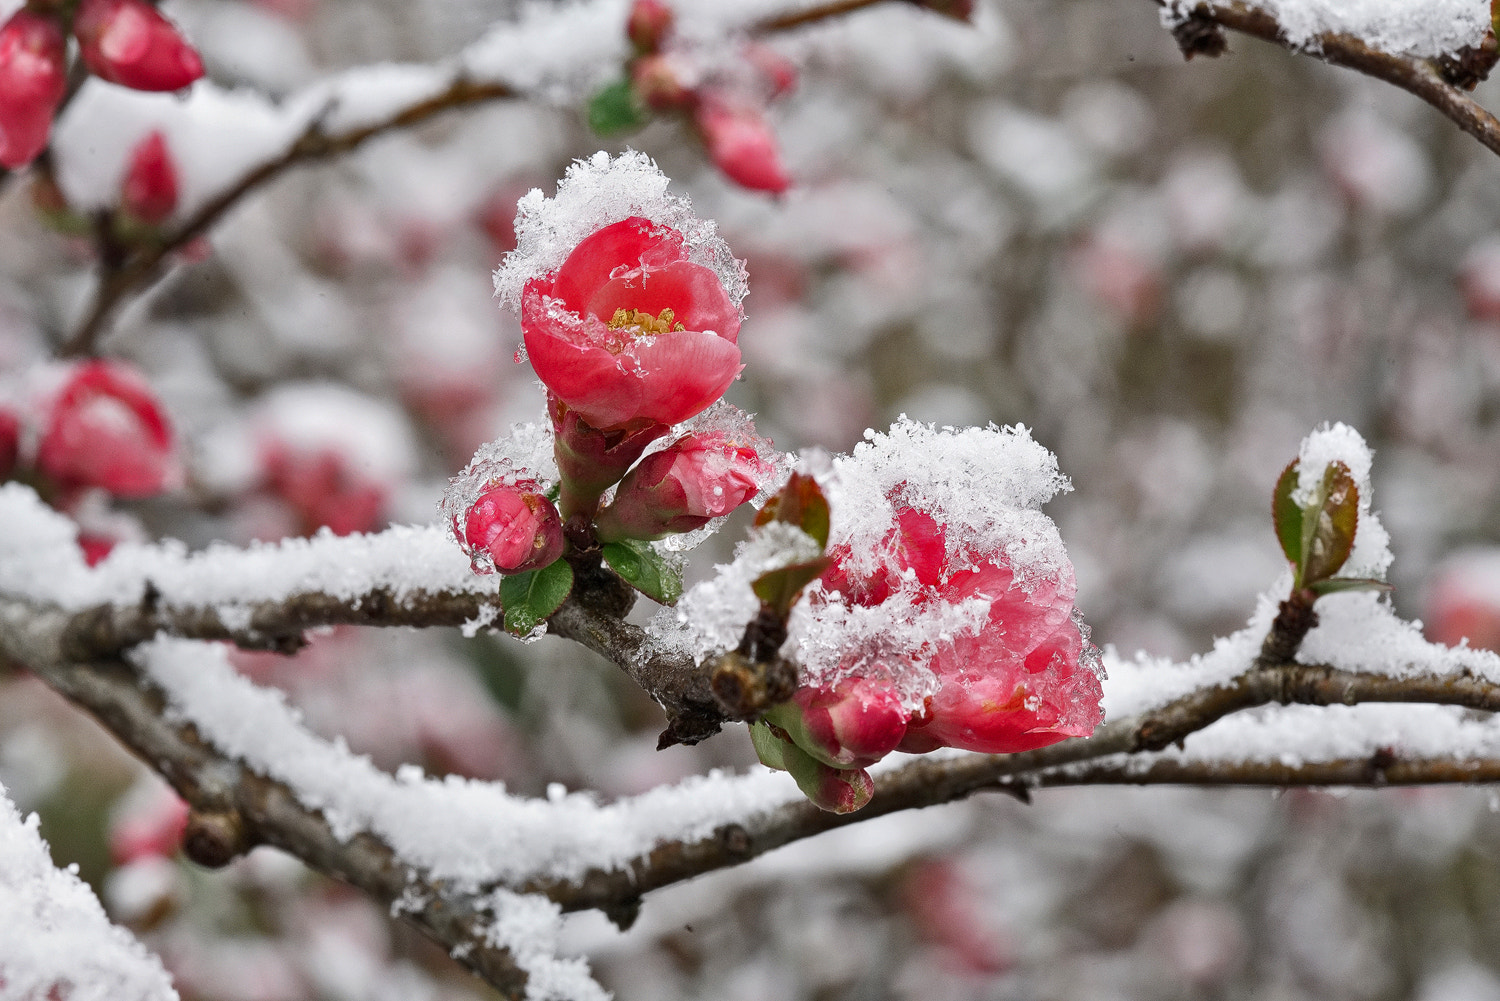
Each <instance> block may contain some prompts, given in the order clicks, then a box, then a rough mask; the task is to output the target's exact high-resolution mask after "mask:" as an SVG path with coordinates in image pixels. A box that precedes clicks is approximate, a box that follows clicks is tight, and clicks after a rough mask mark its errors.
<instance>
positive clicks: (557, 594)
mask: <svg viewBox="0 0 1500 1001" xmlns="http://www.w3.org/2000/svg"><path fill="white" fill-rule="evenodd" d="M572 591H573V568H572V566H570V565H569V564H568V561H567V560H563V559H559V560H555V561H553V562H552V563H550V564H548V565H547V566H544V567H542V568H541V569H540V570H528V571H526V572H525V573H518V574H511V575H510V576H508V577H502V578H501V579H500V606H501V607H502V608H503V609H504V610H505V631H506V632H508V633H512V634H514V635H516V636H529V635H530V634H531V633H532V632H534V631H535V630H536V627H537V626H539V625H541V624H542V623H543V622H545V621H547V617H548V616H550V615H551V614H552V613H553V612H555V611H557V610H558V609H559V608H561V607H562V603H563V602H564V601H567V600H568V595H569V594H571V593H572Z"/></svg>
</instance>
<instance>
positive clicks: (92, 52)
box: [73, 0, 203, 91]
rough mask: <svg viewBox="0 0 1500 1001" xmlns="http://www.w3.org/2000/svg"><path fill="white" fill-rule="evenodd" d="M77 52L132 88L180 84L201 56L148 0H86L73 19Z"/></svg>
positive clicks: (196, 72)
mask: <svg viewBox="0 0 1500 1001" xmlns="http://www.w3.org/2000/svg"><path fill="white" fill-rule="evenodd" d="M73 34H74V35H76V36H77V38H78V50H79V54H80V55H81V56H82V57H83V61H84V62H85V63H86V64H87V65H88V68H89V69H90V70H92V71H93V72H94V73H95V74H96V75H97V76H99V77H101V78H103V79H105V80H108V81H109V82H110V83H117V84H119V85H120V86H122V87H129V88H131V89H132V90H155V91H162V90H181V89H182V88H183V87H186V86H187V85H188V84H190V83H192V82H193V81H194V80H196V79H198V78H199V77H201V76H202V75H203V60H202V59H200V58H199V57H198V53H197V50H195V49H194V48H193V47H192V46H191V45H189V44H188V43H187V42H186V41H184V40H183V38H182V35H181V34H179V33H178V31H177V28H176V26H175V25H173V24H172V22H171V21H168V20H167V19H166V18H165V17H163V16H162V15H161V14H160V13H159V12H158V11H157V9H156V8H155V7H153V6H151V4H149V3H146V2H145V0H82V2H81V3H80V4H79V5H78V17H77V19H76V20H75V21H74V22H73Z"/></svg>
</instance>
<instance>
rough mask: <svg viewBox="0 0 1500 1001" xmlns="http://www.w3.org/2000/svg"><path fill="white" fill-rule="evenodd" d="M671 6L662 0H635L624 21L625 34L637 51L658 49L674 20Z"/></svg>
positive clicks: (643, 52)
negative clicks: (628, 15)
mask: <svg viewBox="0 0 1500 1001" xmlns="http://www.w3.org/2000/svg"><path fill="white" fill-rule="evenodd" d="M676 19H677V18H676V15H675V14H674V13H673V12H672V8H671V7H670V6H668V5H667V4H665V3H662V0H635V3H633V4H631V5H630V17H629V19H628V20H626V22H625V34H626V35H627V36H628V37H629V38H630V44H631V45H634V46H635V50H636V51H637V52H639V53H642V54H646V53H650V52H656V51H658V50H659V49H660V48H661V46H662V43H663V42H664V41H666V39H667V36H668V35H669V34H671V32H672V23H673V22H674V21H675V20H676Z"/></svg>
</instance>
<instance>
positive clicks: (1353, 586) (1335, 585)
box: [1307, 577, 1395, 598]
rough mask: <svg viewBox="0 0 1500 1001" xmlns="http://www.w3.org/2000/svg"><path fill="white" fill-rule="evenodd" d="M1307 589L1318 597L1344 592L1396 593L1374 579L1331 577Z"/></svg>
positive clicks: (1383, 582) (1316, 582)
mask: <svg viewBox="0 0 1500 1001" xmlns="http://www.w3.org/2000/svg"><path fill="white" fill-rule="evenodd" d="M1307 589H1308V590H1309V591H1311V592H1312V593H1313V594H1316V595H1317V596H1318V597H1320V598H1321V597H1323V596H1324V595H1325V594H1339V593H1340V592H1343V591H1394V590H1395V588H1393V587H1391V585H1389V584H1387V583H1386V582H1385V581H1383V580H1376V579H1375V578H1373V577H1331V578H1329V579H1327V580H1320V581H1315V582H1314V583H1312V584H1309V585H1307Z"/></svg>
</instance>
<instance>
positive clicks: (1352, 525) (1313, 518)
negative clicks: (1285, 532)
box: [1302, 462, 1359, 585]
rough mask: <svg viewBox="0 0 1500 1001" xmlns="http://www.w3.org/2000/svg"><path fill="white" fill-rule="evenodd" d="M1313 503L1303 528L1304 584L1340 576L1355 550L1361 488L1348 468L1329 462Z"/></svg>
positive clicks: (1306, 513)
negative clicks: (1340, 569)
mask: <svg viewBox="0 0 1500 1001" xmlns="http://www.w3.org/2000/svg"><path fill="white" fill-rule="evenodd" d="M1313 502H1314V504H1313V506H1311V507H1310V508H1309V509H1308V510H1307V511H1306V512H1305V513H1304V520H1303V525H1302V538H1303V553H1304V561H1303V564H1302V583H1303V584H1304V585H1311V584H1315V583H1317V582H1318V581H1321V580H1327V579H1328V578H1329V577H1332V576H1333V575H1334V574H1336V573H1338V572H1339V568H1340V567H1342V566H1343V565H1344V563H1345V562H1346V561H1347V560H1348V559H1349V554H1350V553H1351V552H1352V551H1353V550H1354V533H1355V530H1356V529H1357V528H1358V527H1359V487H1358V486H1356V485H1355V483H1354V474H1353V473H1351V472H1349V467H1348V466H1346V465H1344V464H1343V463H1342V462H1330V463H1329V464H1328V468H1326V469H1325V470H1324V471H1323V482H1322V483H1320V484H1319V485H1318V492H1317V495H1316V496H1315V497H1314V498H1313Z"/></svg>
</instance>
